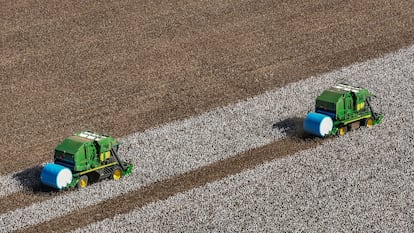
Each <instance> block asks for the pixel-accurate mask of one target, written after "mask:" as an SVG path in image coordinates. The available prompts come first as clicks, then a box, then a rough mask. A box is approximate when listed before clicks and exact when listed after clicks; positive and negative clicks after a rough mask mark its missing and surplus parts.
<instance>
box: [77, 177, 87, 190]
mask: <svg viewBox="0 0 414 233" xmlns="http://www.w3.org/2000/svg"><path fill="white" fill-rule="evenodd" d="M88 180H89V178H88V176H87V175H83V176H81V177H80V178H79V181H78V188H85V187H86V186H88Z"/></svg>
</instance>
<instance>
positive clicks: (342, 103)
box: [303, 84, 383, 137]
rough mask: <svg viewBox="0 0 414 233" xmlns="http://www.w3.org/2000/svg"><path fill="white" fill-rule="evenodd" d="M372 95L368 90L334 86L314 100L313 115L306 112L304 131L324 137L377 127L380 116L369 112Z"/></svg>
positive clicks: (371, 110)
mask: <svg viewBox="0 0 414 233" xmlns="http://www.w3.org/2000/svg"><path fill="white" fill-rule="evenodd" d="M373 96H374V95H373V94H371V93H370V92H369V91H368V90H367V89H364V88H360V87H353V86H350V85H347V84H337V85H335V86H333V87H331V88H329V89H327V90H325V91H323V92H322V94H321V95H320V96H318V97H317V98H316V104H315V112H310V113H308V115H307V116H306V118H305V120H304V123H303V128H304V130H305V132H307V133H309V134H312V135H315V136H319V137H325V136H329V135H344V134H345V133H346V132H347V131H348V130H352V129H357V128H359V127H360V126H367V127H371V126H373V125H376V124H379V123H381V121H382V118H383V115H382V114H378V113H375V112H374V110H373V109H372V106H371V105H370V102H369V101H370V98H371V97H373Z"/></svg>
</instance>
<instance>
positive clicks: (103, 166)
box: [79, 162, 118, 175]
mask: <svg viewBox="0 0 414 233" xmlns="http://www.w3.org/2000/svg"><path fill="white" fill-rule="evenodd" d="M116 164H118V162H113V163H110V164H106V165H102V166H99V167H95V168H92V169H89V170H86V171H83V172H80V173H79V175H83V174H86V173H89V172H93V171H96V170H99V169H101V168H105V167H110V166H113V165H116Z"/></svg>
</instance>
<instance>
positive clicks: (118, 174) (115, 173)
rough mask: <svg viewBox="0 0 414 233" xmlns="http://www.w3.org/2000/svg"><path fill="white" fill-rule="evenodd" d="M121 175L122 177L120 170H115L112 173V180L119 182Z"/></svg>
mask: <svg viewBox="0 0 414 233" xmlns="http://www.w3.org/2000/svg"><path fill="white" fill-rule="evenodd" d="M121 175H122V173H121V170H119V169H116V170H115V171H114V175H113V177H114V180H119V179H120V178H121Z"/></svg>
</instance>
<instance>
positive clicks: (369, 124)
mask: <svg viewBox="0 0 414 233" xmlns="http://www.w3.org/2000/svg"><path fill="white" fill-rule="evenodd" d="M373 124H374V121H373V120H372V119H371V118H370V119H368V121H367V127H368V128H371V127H372V125H373Z"/></svg>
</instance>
